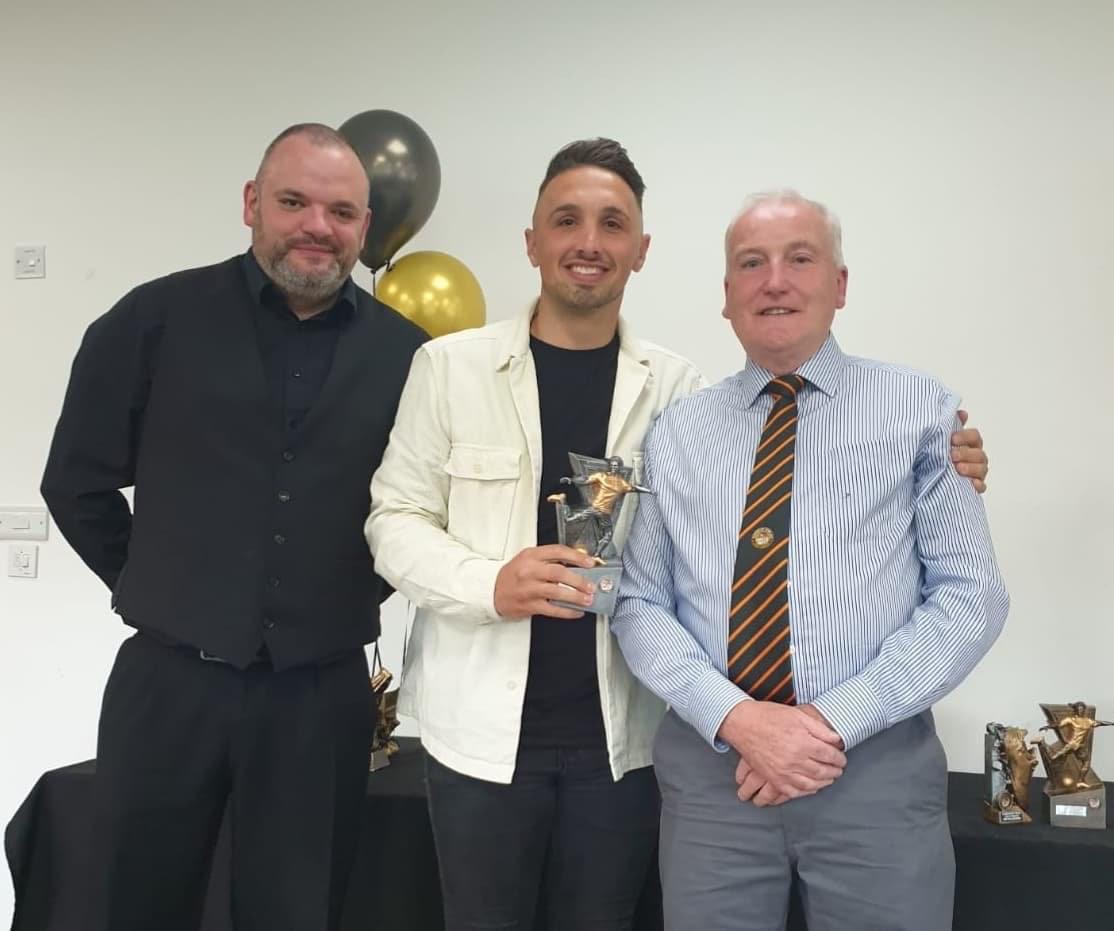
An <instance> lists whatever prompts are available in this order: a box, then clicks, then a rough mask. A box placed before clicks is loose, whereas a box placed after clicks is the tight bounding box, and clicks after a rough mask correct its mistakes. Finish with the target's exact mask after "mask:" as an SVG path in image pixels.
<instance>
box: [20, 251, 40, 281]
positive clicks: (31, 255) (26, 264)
mask: <svg viewBox="0 0 1114 931" xmlns="http://www.w3.org/2000/svg"><path fill="white" fill-rule="evenodd" d="M15 276H16V278H45V277H46V246H16V247H15Z"/></svg>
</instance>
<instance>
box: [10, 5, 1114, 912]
mask: <svg viewBox="0 0 1114 931" xmlns="http://www.w3.org/2000/svg"><path fill="white" fill-rule="evenodd" d="M1054 6H1055V8H1053V5H1050V4H1037V3H1028V2H1024V3H1023V2H1004V0H998V2H984V3H962V4H960V3H948V2H945V3H939V4H923V3H915V4H914V3H909V4H902V3H887V4H882V3H879V4H868V3H865V2H844V3H842V4H832V3H826V2H816V0H812V2H809V0H804V2H799V3H794V4H784V5H777V4H772V3H764V4H750V3H745V2H740V0H715V2H706V3H700V2H697V3H690V4H685V5H674V4H668V5H667V4H662V5H661V6H660V7H658V6H655V5H653V4H651V3H646V2H639V3H634V2H632V0H626V2H618V3H611V4H606V3H587V2H585V0H563V2H561V3H555V4H550V5H545V6H542V5H535V4H530V3H510V2H507V3H497V2H494V0H481V2H468V3H459V4H458V3H450V2H449V0H442V2H440V3H437V2H425V0H407V2H396V3H392V4H376V3H374V2H367V0H363V2H358V3H357V2H353V0H334V2H332V3H328V4H294V3H291V2H289V0H278V2H271V3H262V2H259V0H245V2H240V3H233V2H227V3H212V2H209V0H204V2H197V3H193V4H171V3H151V2H138V0H114V2H113V0H110V2H108V3H101V4H88V3H81V2H78V0H40V2H38V3H35V4H30V3H22V4H16V3H15V2H14V0H11V2H9V0H5V3H4V11H3V22H4V26H3V32H2V34H0V87H2V88H3V89H4V94H3V103H2V104H0V107H2V111H0V113H2V117H3V118H2V120H0V169H2V175H0V176H2V177H3V178H4V179H6V183H7V185H8V188H7V191H6V193H5V195H4V198H3V207H2V209H0V268H9V267H10V266H9V265H8V262H9V257H10V255H11V247H12V246H13V245H14V244H16V243H22V242H45V243H46V244H47V247H48V254H47V266H48V277H47V278H46V280H44V281H15V280H13V279H12V277H11V273H10V271H8V272H4V273H2V274H0V418H2V420H0V425H2V428H3V429H2V431H0V438H2V439H0V443H2V453H3V455H2V459H0V504H28V505H30V504H36V503H38V495H37V488H38V481H39V476H40V474H41V469H42V464H43V461H44V458H45V455H46V450H47V445H48V442H49V437H50V434H51V430H52V428H53V425H54V420H55V417H56V416H57V412H58V408H59V404H60V402H61V397H62V393H63V389H64V386H65V381H66V377H67V372H68V367H69V363H70V360H71V358H72V355H73V352H74V350H75V348H76V346H77V343H78V340H79V338H80V336H81V333H82V331H83V330H84V328H85V327H86V325H87V324H88V323H89V322H90V321H91V320H92V319H93V318H94V317H95V316H97V315H98V314H100V313H102V312H103V311H104V310H106V309H107V308H108V307H109V306H110V305H111V304H112V303H113V301H115V300H116V299H117V298H118V297H119V296H120V295H121V294H122V293H123V292H124V291H126V290H127V289H128V288H130V287H131V286H132V285H134V284H136V283H138V282H141V281H144V280H146V279H148V278H151V277H154V276H157V275H160V274H163V273H166V272H168V271H171V270H174V269H178V268H183V267H187V266H190V265H197V264H203V263H208V262H211V261H216V260H219V259H221V258H223V257H225V256H226V255H228V254H230V253H231V252H233V251H235V250H239V249H242V248H244V246H245V245H246V243H247V231H246V230H245V229H243V228H242V226H241V225H240V218H239V196H240V188H241V185H242V183H243V181H244V180H245V179H246V178H247V177H248V176H249V175H250V174H251V173H252V172H253V171H254V168H255V165H256V161H257V159H258V157H259V154H260V152H261V149H262V147H263V145H264V144H265V143H266V142H267V141H268V139H269V138H270V137H271V136H272V135H273V134H274V133H275V132H276V131H277V130H278V129H280V128H282V127H283V126H285V125H287V124H289V123H291V122H295V121H298V120H307V119H320V120H324V121H326V122H331V123H334V124H337V123H340V122H342V121H343V120H344V119H346V118H347V117H349V116H351V115H353V114H354V113H357V112H359V111H361V110H365V109H371V108H375V107H387V108H391V109H396V110H400V111H402V112H404V113H407V114H409V115H410V116H412V117H413V118H415V119H416V120H417V121H418V122H419V123H421V124H422V125H423V126H424V127H425V128H426V129H427V131H428V132H429V133H430V135H431V136H432V138H433V140H434V142H435V144H436V145H437V148H438V150H439V153H440V156H441V160H442V166H443V186H442V193H441V199H440V203H439V205H438V208H437V211H436V213H435V215H434V217H433V219H432V220H431V221H430V223H429V224H428V226H427V227H426V229H425V230H424V231H423V232H422V233H421V234H420V235H419V237H418V238H417V239H416V240H415V241H414V242H412V243H411V244H410V245H409V246H408V247H406V249H404V250H403V251H404V252H405V251H406V250H407V249H415V248H438V249H443V250H445V251H448V252H451V253H453V254H455V255H457V256H458V257H460V258H461V259H462V260H463V261H465V262H466V263H467V264H468V265H469V266H470V267H471V268H472V269H473V270H474V271H475V272H476V274H477V275H478V277H479V278H480V280H481V282H482V284H483V286H484V288H485V291H486V293H487V296H488V299H489V310H490V316H491V318H493V319H500V318H503V317H506V316H507V315H509V314H511V313H513V312H516V311H517V310H518V309H519V308H520V307H521V306H523V304H524V302H525V301H526V300H527V299H528V298H530V297H531V296H532V295H533V293H534V290H535V287H536V277H535V273H534V272H533V271H532V270H531V269H530V267H529V266H528V264H527V262H526V259H525V257H524V255H523V249H522V242H521V230H522V228H523V226H524V225H525V223H526V222H527V221H528V218H529V214H530V209H531V206H532V203H533V196H534V191H535V188H536V185H537V183H538V181H539V180H540V176H541V173H542V171H543V170H544V166H545V163H546V161H547V159H548V158H549V156H550V155H551V154H552V153H553V151H555V150H556V149H557V148H558V147H559V146H560V145H561V144H563V143H564V142H566V141H568V140H571V139H574V138H579V137H584V136H588V135H595V134H604V135H611V136H614V137H616V138H618V139H620V140H622V141H623V142H624V143H625V144H626V145H627V146H628V148H629V149H630V151H631V153H632V155H633V157H634V159H635V161H636V163H637V164H638V166H639V167H640V169H641V171H642V173H643V174H644V176H645V177H646V179H647V181H648V183H649V191H648V193H647V198H646V222H647V228H648V230H649V231H651V232H652V233H653V235H654V243H653V248H652V249H651V252H650V258H649V262H648V264H647V267H646V269H645V270H644V271H643V273H642V274H641V275H639V276H638V277H637V278H636V279H634V280H633V282H632V285H631V287H630V289H629V293H628V300H627V303H626V310H627V315H628V317H629V319H630V320H631V321H632V322H633V323H635V324H637V326H638V328H639V329H640V330H641V331H642V333H643V334H644V335H646V336H648V337H650V338H653V339H656V340H658V341H660V342H663V343H667V344H669V345H671V346H673V347H675V348H677V349H678V350H680V351H681V352H683V353H685V354H687V355H688V356H690V357H691V358H692V359H694V360H695V361H696V362H697V363H698V364H700V365H701V366H702V367H703V368H704V369H705V371H706V372H707V373H708V374H709V375H710V376H713V377H719V376H722V375H724V374H726V373H728V372H730V371H732V370H734V369H736V368H738V367H739V366H740V365H741V364H742V359H741V354H740V352H739V350H738V349H737V347H736V345H735V344H734V341H733V339H732V338H731V336H730V331H729V330H728V329H727V327H726V324H725V323H724V322H723V321H722V320H721V319H720V318H719V316H718V313H719V309H720V306H721V305H720V297H721V285H720V280H721V275H722V268H721V251H720V250H721V236H722V230H723V227H724V225H725V223H726V221H727V219H728V218H729V216H730V215H731V213H732V212H733V210H734V207H735V206H736V204H737V203H738V201H739V200H741V198H742V196H743V195H744V194H745V193H747V192H748V191H750V190H754V189H757V188H764V187H769V186H781V185H792V186H795V187H798V188H800V189H802V190H803V191H805V192H806V193H808V194H810V195H812V196H814V197H819V198H821V199H823V200H826V201H827V202H829V203H830V204H831V205H832V206H833V207H834V208H835V209H836V210H837V212H838V213H840V214H841V216H842V218H843V220H844V226H845V242H846V253H847V259H848V262H849V264H850V267H851V287H850V301H849V306H848V307H847V309H846V310H844V311H842V312H841V314H840V316H839V318H838V320H837V333H838V335H839V338H840V340H841V342H842V344H843V345H844V347H845V348H846V349H847V350H848V351H851V352H854V353H857V354H861V355H871V356H880V357H884V358H889V359H893V360H895V361H902V362H907V363H910V364H913V365H916V366H919V367H922V368H925V369H928V370H930V371H933V372H935V373H937V374H939V375H941V376H942V377H943V378H944V379H945V380H946V381H947V382H948V383H949V384H951V385H952V386H953V387H955V388H956V389H958V390H960V391H961V392H962V393H963V395H964V397H965V399H966V404H967V405H968V406H969V408H970V409H971V411H972V413H973V417H974V420H975V422H976V423H977V424H978V425H979V426H980V427H981V428H982V429H983V432H984V434H985V436H986V440H987V444H988V446H989V450H990V457H991V462H992V472H991V489H990V492H989V494H988V495H987V498H986V503H987V507H988V509H989V511H990V516H991V520H992V524H993V527H994V531H995V539H996V541H997V545H998V551H999V556H1000V558H1001V562H1002V565H1003V568H1004V571H1005V574H1006V577H1007V580H1008V582H1009V586H1010V590H1011V593H1012V595H1013V610H1012V614H1011V617H1010V621H1009V624H1008V627H1007V630H1006V633H1005V634H1004V635H1003V637H1002V639H1001V640H1000V641H999V643H998V644H997V646H996V647H995V648H994V650H993V652H992V653H991V654H990V656H989V657H988V658H987V659H986V661H985V662H984V663H983V664H982V665H981V666H980V667H979V669H978V670H977V671H976V672H975V673H974V675H972V677H971V678H970V679H969V680H968V682H967V683H965V684H964V686H963V687H962V688H961V689H960V690H959V691H957V692H956V693H955V694H954V695H953V696H951V697H949V698H948V699H947V700H946V701H945V702H943V703H942V704H941V705H940V706H939V709H938V721H939V726H940V730H941V732H942V735H943V738H944V741H945V744H946V746H947V748H948V752H949V758H950V761H951V765H952V767H953V768H956V769H965V770H976V769H979V768H981V765H982V761H981V745H982V732H983V725H984V724H985V722H987V721H989V720H992V719H993V720H1001V721H1008V722H1012V723H1018V724H1027V725H1030V726H1035V725H1037V724H1038V723H1040V722H1039V720H1038V718H1039V712H1038V710H1037V707H1036V703H1037V702H1038V701H1048V700H1051V701H1061V700H1067V699H1073V698H1076V697H1084V698H1086V699H1088V700H1090V701H1092V702H1096V703H1097V704H1098V705H1099V709H1100V711H1102V712H1105V713H1106V716H1107V717H1111V716H1114V682H1112V677H1111V675H1110V673H1109V671H1108V670H1109V666H1108V663H1109V658H1110V656H1111V653H1112V649H1114V633H1112V627H1111V624H1110V623H1109V618H1108V614H1109V608H1108V598H1107V591H1106V587H1105V583H1106V578H1105V576H1106V574H1107V573H1108V572H1110V571H1111V569H1112V568H1114V558H1112V557H1114V544H1112V543H1111V526H1112V524H1114V506H1112V499H1111V494H1110V491H1109V469H1108V467H1107V462H1108V461H1109V457H1110V456H1111V454H1112V452H1114V436H1112V430H1111V404H1112V402H1114V392H1112V389H1111V381H1110V377H1109V375H1108V374H1107V372H1106V370H1105V369H1106V365H1108V364H1109V362H1110V361H1111V349H1112V336H1114V324H1112V323H1111V315H1110V310H1111V306H1110V305H1111V301H1110V297H1109V294H1110V280H1111V278H1110V275H1111V271H1112V269H1114V266H1112V260H1111V255H1112V253H1114V233H1112V228H1111V220H1110V218H1111V212H1112V208H1114V197H1112V194H1111V182H1110V177H1109V172H1110V166H1111V165H1114V120H1111V117H1110V113H1111V109H1110V107H1111V101H1112V100H1114V55H1111V49H1112V48H1114V12H1112V9H1114V8H1112V7H1111V5H1110V4H1108V3H1103V2H1095V3H1093V4H1087V3H1082V2H1062V3H1059V4H1056V5H1054ZM359 278H360V280H361V281H362V282H363V283H365V284H366V283H367V282H368V275H367V273H366V272H364V271H361V272H360V275H359ZM1058 485H1059V486H1060V488H1059V490H1056V488H1057V486H1058ZM0 551H4V552H6V544H0ZM107 600H108V599H107V594H106V592H105V591H104V590H103V588H102V586H101V585H100V583H99V582H98V581H96V580H95V579H94V578H93V577H92V576H91V575H90V574H89V573H88V572H87V571H86V570H85V569H84V568H83V567H82V566H81V565H80V564H79V563H78V561H77V560H76V558H75V557H74V556H73V554H72V553H71V552H70V550H69V549H68V547H67V546H66V544H65V543H64V542H63V541H62V540H61V538H60V537H59V536H58V535H57V534H54V535H53V536H52V538H51V540H50V541H49V542H48V543H46V544H44V545H42V547H41V551H40V577H39V578H38V579H37V580H35V581H21V580H13V579H7V578H4V577H0V625H2V626H0V630H2V641H0V642H2V644H3V647H2V649H0V683H2V685H0V688H2V690H3V691H2V693H0V696H2V700H0V748H2V749H0V754H2V755H3V760H4V764H3V767H2V770H0V820H5V819H6V818H7V817H9V816H10V814H11V813H12V812H13V811H14V810H15V808H16V806H17V805H18V803H19V802H20V800H21V799H22V798H23V796H24V795H25V793H26V792H27V791H28V790H29V789H30V787H31V785H32V783H33V782H34V780H35V778H36V777H37V776H38V775H39V774H40V773H41V772H42V771H43V770H45V769H48V768H51V767H55V766H60V765H63V764H66V763H69V762H72V761H76V760H81V759H85V758H88V757H90V756H91V755H92V754H93V751H94V737H95V726H96V717H97V711H98V707H99V702H100V692H101V687H102V685H103V682H104V679H105V676H106V674H107V671H108V667H109V664H110V661H111V658H112V656H113V653H114V650H115V647H116V645H117V643H118V642H119V641H120V639H121V638H122V636H123V634H124V629H123V628H122V627H121V626H120V624H119V623H118V622H117V621H116V619H114V617H113V616H112V615H111V614H110V613H109V611H108V608H107ZM403 612H404V608H403V606H401V605H395V606H394V607H393V609H392V611H391V612H389V617H388V620H387V631H388V632H387V634H386V635H385V640H386V642H387V645H388V650H387V654H388V664H389V665H393V666H394V668H397V665H398V659H397V657H398V646H399V642H400V637H399V630H400V627H401V619H402V616H403ZM1096 765H1097V766H1098V768H1099V771H1100V773H1102V774H1103V775H1105V776H1106V778H1107V779H1114V733H1110V734H1108V733H1104V732H1100V735H1099V737H1098V740H1097V750H1096ZM10 901H11V900H10V893H9V891H8V890H7V889H6V888H4V889H0V912H3V911H5V909H9V908H10Z"/></svg>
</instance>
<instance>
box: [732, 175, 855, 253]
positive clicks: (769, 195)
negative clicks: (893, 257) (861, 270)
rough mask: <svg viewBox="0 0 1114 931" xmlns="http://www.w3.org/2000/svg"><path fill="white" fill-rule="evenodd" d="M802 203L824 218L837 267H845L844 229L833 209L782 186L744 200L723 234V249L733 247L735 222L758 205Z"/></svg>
mask: <svg viewBox="0 0 1114 931" xmlns="http://www.w3.org/2000/svg"><path fill="white" fill-rule="evenodd" d="M785 203H790V204H802V205H804V206H806V207H811V208H812V209H813V210H815V211H816V212H817V213H818V214H820V216H821V218H822V219H823V220H824V225H825V226H827V227H828V234H829V235H830V236H831V240H832V258H833V260H834V261H835V264H836V268H843V231H842V229H841V228H840V225H839V217H837V216H836V215H835V214H834V213H832V211H831V210H829V209H828V208H827V207H825V206H824V205H823V204H822V203H820V202H819V201H817V200H809V199H808V198H807V197H805V196H804V195H803V194H801V193H799V192H798V191H794V190H793V189H792V188H781V189H780V190H776V191H760V192H759V193H757V194H751V195H749V196H748V197H747V198H746V200H744V201H743V206H742V207H740V208H739V212H738V213H736V214H735V216H734V217H732V218H731V222H730V223H728V224H727V232H725V233H724V236H723V251H724V253H725V254H726V253H727V250H728V249H730V248H731V233H732V231H733V230H734V229H735V224H736V223H738V222H739V221H740V220H741V219H742V218H743V217H745V216H746V215H747V214H748V213H750V212H751V211H752V210H754V209H755V208H757V207H761V206H762V205H763V204H785ZM727 260H728V261H729V262H730V261H731V256H730V255H728V256H727Z"/></svg>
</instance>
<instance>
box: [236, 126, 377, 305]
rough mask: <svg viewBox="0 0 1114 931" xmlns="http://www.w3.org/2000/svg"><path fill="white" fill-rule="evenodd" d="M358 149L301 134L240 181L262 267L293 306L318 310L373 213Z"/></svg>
mask: <svg viewBox="0 0 1114 931" xmlns="http://www.w3.org/2000/svg"><path fill="white" fill-rule="evenodd" d="M367 194H368V189H367V175H366V173H365V172H364V169H363V166H362V165H361V164H360V160H359V159H358V158H357V157H356V155H355V153H354V152H352V151H351V150H349V149H348V148H346V147H343V146H339V145H334V144H327V143H326V144H321V143H319V142H315V141H313V140H311V139H310V138H308V137H307V136H305V135H293V136H290V137H289V138H286V139H284V140H282V142H280V143H279V144H278V145H277V146H276V147H275V148H274V150H273V151H272V152H271V154H270V155H269V156H268V157H267V159H266V161H265V162H264V164H263V165H262V167H261V169H260V172H259V176H258V177H257V178H256V179H255V180H253V181H249V182H248V183H247V184H246V185H245V186H244V222H245V223H246V224H247V225H248V226H250V227H251V231H252V236H251V243H252V251H253V252H254V253H255V257H256V259H257V260H258V261H259V265H260V267H261V268H262V269H263V270H264V271H265V272H266V273H267V276H268V277H269V278H270V279H271V280H272V281H274V283H275V284H276V285H277V286H278V288H279V289H280V290H281V291H282V292H283V293H284V294H286V296H287V298H288V299H289V301H290V303H291V309H292V310H294V311H295V312H298V311H299V310H306V309H308V310H315V309H316V310H322V309H324V307H325V306H327V305H328V303H329V302H330V300H331V298H332V296H333V295H334V294H336V292H337V291H338V290H339V289H340V286H341V285H342V284H343V283H344V280H345V279H346V278H347V277H348V275H349V273H350V272H351V271H352V268H353V267H354V266H355V264H356V259H357V257H358V256H359V254H360V248H361V247H362V246H363V242H364V234H365V233H366V232H367V227H368V222H369V220H370V213H369V211H368V207H367Z"/></svg>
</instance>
